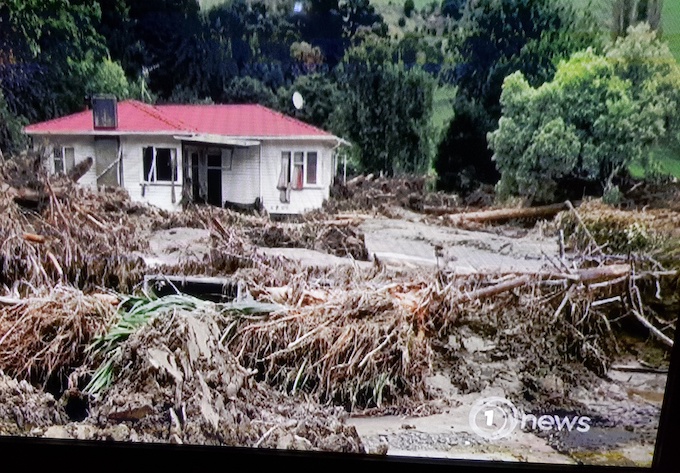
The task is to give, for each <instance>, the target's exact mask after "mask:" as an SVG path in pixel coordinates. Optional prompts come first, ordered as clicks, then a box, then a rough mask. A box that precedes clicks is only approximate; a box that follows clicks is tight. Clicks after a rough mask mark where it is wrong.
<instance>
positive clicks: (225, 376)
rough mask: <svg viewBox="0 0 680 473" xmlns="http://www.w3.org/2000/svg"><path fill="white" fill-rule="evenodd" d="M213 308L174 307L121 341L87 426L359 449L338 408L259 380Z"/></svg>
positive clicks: (195, 439) (145, 434) (160, 437)
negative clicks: (227, 341)
mask: <svg viewBox="0 0 680 473" xmlns="http://www.w3.org/2000/svg"><path fill="white" fill-rule="evenodd" d="M168 307H169V306H168ZM215 307H216V306H215V305H214V304H212V303H205V304H199V305H196V306H193V307H191V308H189V306H186V307H185V308H181V307H179V306H177V305H174V306H172V307H171V310H170V311H169V312H167V313H166V316H162V315H160V314H159V315H158V316H156V317H153V318H152V319H151V320H149V322H148V323H147V324H145V325H143V326H142V327H141V328H140V329H139V330H138V331H136V332H135V333H133V334H132V335H131V336H130V337H129V338H128V339H127V340H125V341H124V342H123V343H122V345H121V352H120V357H119V360H118V362H117V365H118V366H120V367H122V369H121V371H120V372H119V373H118V375H117V380H116V382H114V383H113V384H112V385H111V387H110V389H108V390H106V391H104V392H102V393H101V395H99V396H98V397H97V398H96V399H95V401H94V402H93V403H92V404H91V410H92V414H91V416H90V423H91V424H92V425H93V426H95V427H97V428H99V429H106V428H107V427H110V426H111V425H115V424H124V425H126V426H128V427H129V430H128V431H129V436H128V439H131V438H132V436H133V432H134V433H135V434H134V436H135V437H136V438H137V439H138V440H142V441H161V442H171V443H193V444H202V445H239V446H258V447H265V448H284V449H285V448H295V449H302V450H311V449H315V450H333V451H345V452H363V451H364V450H363V446H362V444H361V440H360V439H359V438H358V435H357V434H356V431H355V430H354V429H353V428H350V427H347V426H345V425H344V424H343V422H342V419H343V415H342V412H341V410H338V409H335V408H331V407H329V408H322V407H320V406H317V405H314V404H313V403H305V402H300V401H299V400H294V399H291V398H286V397H285V396H283V395H282V394H281V393H276V392H274V391H273V389H272V388H269V387H268V386H266V385H263V384H261V383H258V382H256V381H255V380H254V379H253V376H254V374H255V373H254V372H252V371H251V370H248V369H246V368H244V367H242V366H241V365H240V364H239V363H238V361H237V360H236V357H235V356H234V355H233V354H232V352H231V351H229V350H228V349H227V348H226V347H225V345H224V343H223V342H222V339H223V338H224V333H223V332H224V328H223V326H224V325H226V324H227V322H229V321H230V320H231V319H230V317H229V315H228V314H220V313H219V312H215Z"/></svg>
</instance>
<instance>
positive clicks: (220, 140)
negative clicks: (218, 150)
mask: <svg viewBox="0 0 680 473" xmlns="http://www.w3.org/2000/svg"><path fill="white" fill-rule="evenodd" d="M173 138H175V139H176V140H180V141H186V142H189V143H203V144H216V145H227V146H234V147H236V148H248V147H250V146H258V145H259V144H260V141H258V140H247V139H239V138H230V137H228V136H222V135H214V134H206V133H201V134H194V135H174V136H173Z"/></svg>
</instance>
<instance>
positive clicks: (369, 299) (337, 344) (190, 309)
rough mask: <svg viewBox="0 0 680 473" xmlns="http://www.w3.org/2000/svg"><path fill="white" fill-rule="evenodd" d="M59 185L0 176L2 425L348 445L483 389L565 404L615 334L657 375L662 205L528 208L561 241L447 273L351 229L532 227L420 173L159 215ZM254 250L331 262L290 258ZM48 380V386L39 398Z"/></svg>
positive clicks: (664, 244)
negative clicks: (299, 210)
mask: <svg viewBox="0 0 680 473" xmlns="http://www.w3.org/2000/svg"><path fill="white" fill-rule="evenodd" d="M73 177H74V176H71V177H68V176H56V177H51V178H49V179H48V178H47V176H46V175H44V174H43V173H42V171H40V169H37V170H36V168H35V163H34V162H33V161H31V160H30V159H27V160H26V161H25V162H23V163H21V162H16V161H13V160H6V161H4V162H2V164H0V185H3V186H5V187H3V189H5V190H7V189H10V188H11V189H16V190H17V191H9V192H4V193H2V194H0V370H3V371H4V373H5V374H4V375H0V394H1V395H3V396H6V398H7V399H15V400H16V402H15V401H11V402H10V401H8V402H7V403H6V405H7V406H9V407H7V409H5V410H4V411H2V410H0V429H3V430H2V431H3V432H10V433H17V434H18V435H24V434H27V435H40V436H50V437H61V438H78V439H114V440H131V441H148V442H172V443H200V444H211V445H218V444H219V445H239V446H253V447H263V448H284V449H288V448H294V449H314V450H333V451H347V452H363V451H365V446H364V444H363V443H362V440H361V439H360V438H359V436H358V435H357V433H356V431H355V430H353V429H352V428H351V427H348V425H347V424H346V422H345V420H346V418H347V416H348V415H353V414H356V413H363V414H366V415H377V414H385V413H390V414H402V415H403V414H411V415H428V414H431V413H434V412H439V411H440V410H442V409H444V408H445V407H446V406H447V404H448V405H454V404H456V403H459V402H460V400H459V399H460V398H459V397H456V396H459V395H461V394H465V393H476V392H481V391H482V390H484V389H486V388H499V389H503V390H504V392H505V393H506V395H507V396H508V397H509V398H511V399H512V400H513V401H514V402H516V403H517V404H518V405H521V406H523V407H526V408H535V407H537V406H552V407H553V408H554V407H555V406H557V405H563V406H564V405H566V406H570V407H573V408H574V409H576V408H582V407H583V406H582V405H579V401H578V400H576V399H575V398H574V392H576V390H578V389H581V390H585V391H588V390H589V389H591V388H593V386H596V385H597V383H598V382H601V381H602V379H604V377H605V376H606V375H607V373H609V372H610V371H611V366H612V364H614V363H616V362H617V361H618V365H622V364H623V363H621V360H620V359H621V358H622V357H623V356H626V355H627V354H629V353H628V352H627V350H628V345H629V339H630V338H634V339H635V340H636V342H637V343H640V344H642V345H644V346H645V347H651V348H649V349H653V350H655V352H654V353H655V355H654V356H655V357H656V359H655V363H654V364H652V365H651V367H650V369H655V370H660V371H663V370H664V368H665V367H664V363H666V361H667V353H668V346H669V343H668V341H669V340H672V339H673V337H674V334H675V332H674V330H675V324H676V321H677V316H678V314H679V313H680V300H679V299H678V293H679V292H678V290H677V288H678V287H679V286H678V284H679V281H680V277H679V276H678V272H677V270H678V268H679V266H680V265H678V262H677V261H678V258H677V256H678V253H677V246H674V245H676V244H677V238H678V232H677V228H680V225H678V223H680V217H679V216H678V212H677V209H673V208H670V207H668V208H653V209H652V208H650V209H640V208H634V207H629V208H627V209H624V208H614V207H610V206H606V205H604V204H602V203H601V202H600V201H586V202H584V203H583V204H581V205H580V206H578V207H576V206H571V207H570V206H569V205H567V206H566V208H565V207H564V206H562V205H560V207H559V208H558V207H557V206H556V207H551V208H550V209H549V212H548V213H542V210H541V212H539V213H541V215H540V218H542V219H552V215H553V214H554V213H555V212H559V213H558V214H557V217H555V218H554V220H550V222H548V223H544V224H542V225H543V227H545V228H546V229H547V230H546V235H547V236H546V238H555V239H556V240H558V239H559V237H560V235H561V236H562V238H561V239H559V240H558V241H560V242H561V243H562V248H561V249H562V251H560V252H559V254H557V253H555V254H554V255H545V261H546V264H545V265H544V266H543V267H541V268H540V269H532V270H530V271H529V270H527V271H511V270H507V271H505V270H504V271H501V270H496V269H494V268H492V269H489V270H485V271H481V270H477V271H468V272H465V273H463V272H460V271H457V269H456V267H455V265H447V266H446V267H445V268H444V269H442V268H440V267H439V266H437V267H436V268H435V267H431V266H430V267H427V266H417V265H409V264H402V265H396V264H395V265H389V266H388V265H386V264H384V263H383V262H382V261H381V260H379V259H378V258H372V257H371V255H370V254H369V251H368V249H367V247H366V242H365V239H364V236H363V233H362V231H361V228H362V222H364V220H366V219H369V218H371V215H373V214H374V213H383V214H384V215H387V214H389V215H393V216H395V218H400V217H399V216H400V215H409V216H410V217H409V218H417V219H421V220H420V221H421V222H424V224H428V225H433V226H437V229H439V230H442V231H444V230H446V231H451V232H454V231H462V230H460V229H459V228H457V227H453V226H451V225H450V224H449V223H450V222H449V223H447V221H446V220H450V219H451V218H454V219H460V220H461V225H468V223H465V222H462V220H465V219H466V218H467V220H468V221H469V222H471V223H470V224H474V225H480V226H482V227H483V228H484V229H486V230H488V231H487V233H488V234H489V235H490V236H491V237H492V236H493V235H494V233H493V231H496V230H499V231H502V230H503V229H505V230H507V231H508V232H510V233H512V234H513V235H516V236H514V237H513V238H517V239H521V238H522V235H525V234H526V230H524V233H522V232H519V231H516V230H518V229H517V228H516V227H513V225H514V224H513V222H514V221H515V220H517V219H520V220H521V219H523V218H524V219H526V218H529V219H532V221H533V220H535V219H536V218H538V217H539V215H535V214H532V213H531V212H534V211H533V210H532V211H531V212H528V209H527V211H526V212H525V210H522V209H514V208H513V209H505V210H503V209H501V208H497V209H488V208H485V209H478V210H479V211H478V212H475V213H471V212H469V210H470V209H469V208H468V206H469V205H471V204H469V203H467V204H466V203H465V202H463V203H462V204H464V205H465V206H463V205H461V202H460V201H459V199H458V198H457V197H456V196H447V195H443V194H438V193H430V192H427V186H428V184H427V182H426V181H425V180H424V179H422V178H398V179H387V178H382V177H375V176H364V177H360V178H357V179H353V180H350V181H348V183H347V185H346V186H344V187H339V188H336V190H335V191H334V192H336V195H335V197H333V198H332V199H330V201H329V202H328V203H327V205H326V208H325V209H323V210H322V211H316V212H312V213H310V214H308V215H304V216H302V217H300V218H298V219H296V220H293V219H287V220H279V221H275V220H274V219H271V218H269V217H267V216H266V215H261V214H257V215H256V214H242V213H237V212H234V211H232V210H227V209H220V208H215V207H210V206H196V205H189V206H187V208H186V209H185V210H184V211H183V212H174V213H173V212H165V211H162V210H159V209H156V208H153V207H150V206H147V205H143V204H139V203H134V202H132V201H131V200H130V199H129V196H128V195H127V194H126V193H125V192H124V191H122V190H120V189H107V188H102V189H100V190H98V191H92V190H87V189H84V188H82V187H80V186H79V185H78V184H77V183H76V182H74V179H73ZM61 189H65V191H64V192H62V191H61ZM480 192H481V191H480ZM22 196H23V197H24V198H23V199H22V198H20V197H22ZM26 196H37V197H38V198H36V199H32V198H25V197H26ZM18 197H19V198H18ZM518 212H519V213H518ZM465 215H467V217H465ZM475 215H476V217H475ZM473 217H474V218H473ZM508 219H510V220H509V222H510V223H508ZM182 228H192V229H200V231H196V232H195V233H198V234H200V239H197V240H196V241H197V242H198V243H196V244H197V245H200V251H197V252H196V255H195V256H193V257H192V256H187V257H183V258H177V259H175V260H170V259H166V260H162V259H160V258H157V259H158V261H159V262H157V263H156V264H154V265H152V264H151V263H150V261H152V260H153V259H154V257H157V256H159V255H157V254H155V253H154V250H153V249H152V247H151V245H150V244H149V243H148V242H149V238H150V236H152V235H154V233H155V232H159V231H163V232H167V234H168V235H172V237H168V240H169V243H170V244H172V243H173V242H172V239H173V238H175V237H176V238H177V239H178V240H179V239H180V238H181V231H180V230H181V229H182ZM511 230H512V232H511ZM171 232H176V233H171ZM537 232H538V230H537ZM550 232H553V233H552V234H551V233H550ZM560 232H561V233H560ZM480 234H481V233H480ZM480 238H481V237H480ZM423 239H425V237H423ZM179 243H180V242H179V241H178V242H177V246H178V247H179V246H180V245H179ZM427 243H432V247H433V249H436V248H439V251H440V252H441V251H443V248H442V247H441V245H440V246H439V247H437V245H436V242H427ZM474 243H475V244H479V245H484V243H485V242H484V241H480V242H474ZM556 244H557V242H556ZM268 247H283V248H305V249H309V250H315V251H316V252H317V253H315V255H318V257H319V258H320V259H321V258H323V255H324V254H329V255H335V256H339V257H343V258H347V262H348V264H345V265H341V266H340V265H339V266H329V265H326V266H324V265H321V264H318V265H315V264H312V265H303V264H302V263H301V262H300V261H297V260H295V259H292V258H284V257H281V256H270V255H268V254H266V253H265V252H264V251H263V250H262V249H263V248H268ZM154 275H156V276H155V277H157V278H158V279H160V278H161V276H162V277H163V278H165V279H167V282H168V287H169V288H173V281H179V280H183V279H182V278H184V279H186V280H187V281H189V280H191V281H195V282H215V281H233V282H234V286H235V287H231V288H229V291H226V292H230V296H229V298H230V299H231V298H233V299H234V301H232V302H231V303H230V304H231V305H230V304H229V303H214V302H210V301H207V300H202V299H198V298H196V297H191V296H189V295H187V294H182V292H183V291H182V289H186V288H183V287H176V286H177V285H176V284H175V285H174V286H175V287H174V289H175V290H174V292H173V293H172V294H170V295H164V296H162V297H159V296H158V295H156V294H151V293H148V291H149V290H151V289H152V286H153V285H152V284H147V285H146V287H145V286H144V278H145V276H147V278H153V277H154ZM147 282H148V281H147ZM179 286H181V285H179ZM145 290H146V291H147V292H146V293H145ZM223 295H224V294H223ZM152 306H153V307H155V308H154V310H151V309H152ZM257 307H260V309H263V308H266V310H264V309H263V310H259V309H257ZM88 346H89V347H90V348H89V349H88V348H87V347H88ZM433 375H445V376H446V378H447V380H448V381H450V384H451V389H452V390H453V392H454V394H451V395H450V397H444V398H442V397H443V396H444V395H443V394H442V392H441V391H440V390H437V389H434V388H433V386H432V385H430V384H428V383H427V382H425V380H427V379H429V378H430V377H432V376H433ZM54 378H58V379H59V381H60V383H61V384H64V385H63V386H61V387H60V388H59V389H54V391H55V395H54V396H51V395H48V394H46V393H43V392H42V391H41V390H43V389H45V385H46V384H47V382H48V380H50V379H54ZM64 380H65V381H64ZM29 382H30V383H32V384H33V385H29ZM43 394H44V396H43ZM19 400H22V402H25V404H26V406H29V407H30V409H33V410H32V411H31V410H30V409H29V407H26V408H25V409H24V408H23V407H21V406H23V404H21V403H20V402H19ZM631 402H632V401H631ZM22 409H23V410H22ZM31 416H33V417H31Z"/></svg>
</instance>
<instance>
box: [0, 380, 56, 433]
mask: <svg viewBox="0 0 680 473" xmlns="http://www.w3.org/2000/svg"><path fill="white" fill-rule="evenodd" d="M0 399H2V402H0V435H17V436H23V435H29V434H30V431H31V429H33V428H36V427H48V426H51V425H54V424H65V423H66V422H68V420H69V419H68V416H67V415H66V413H65V412H64V409H63V408H62V407H61V405H60V404H59V403H58V402H57V401H56V400H55V399H54V397H53V396H52V395H51V394H48V393H44V392H42V391H40V390H38V389H36V388H34V387H33V386H31V385H30V384H29V383H28V382H26V381H24V380H21V381H20V380H17V379H15V378H11V377H9V376H7V375H5V374H4V373H3V372H2V371H0Z"/></svg>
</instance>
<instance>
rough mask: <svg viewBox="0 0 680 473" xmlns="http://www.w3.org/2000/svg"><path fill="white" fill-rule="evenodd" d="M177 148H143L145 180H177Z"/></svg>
mask: <svg viewBox="0 0 680 473" xmlns="http://www.w3.org/2000/svg"><path fill="white" fill-rule="evenodd" d="M176 153H177V150H176V149H174V148H154V147H153V146H149V147H146V148H144V149H143V160H144V178H143V180H144V181H145V182H173V181H177V159H176V156H177V155H176Z"/></svg>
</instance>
